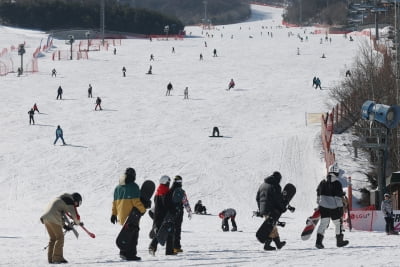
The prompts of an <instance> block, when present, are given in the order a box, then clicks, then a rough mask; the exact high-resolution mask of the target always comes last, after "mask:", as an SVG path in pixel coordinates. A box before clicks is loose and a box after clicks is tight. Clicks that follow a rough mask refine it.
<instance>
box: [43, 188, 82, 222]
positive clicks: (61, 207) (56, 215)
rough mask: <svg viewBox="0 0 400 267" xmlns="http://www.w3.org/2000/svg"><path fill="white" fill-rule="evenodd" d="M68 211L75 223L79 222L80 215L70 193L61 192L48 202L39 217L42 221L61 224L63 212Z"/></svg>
mask: <svg viewBox="0 0 400 267" xmlns="http://www.w3.org/2000/svg"><path fill="white" fill-rule="evenodd" d="M64 213H68V214H69V215H70V216H71V218H72V219H73V220H74V222H75V224H79V223H80V217H79V214H78V212H77V211H76V208H75V206H74V199H73V198H72V195H70V194H67V193H65V194H63V195H61V196H59V197H58V198H56V199H55V200H54V201H53V202H51V203H50V204H49V206H48V207H47V209H46V211H45V213H44V214H43V215H42V217H40V221H41V222H42V223H47V222H50V223H55V224H58V225H61V226H63V225H64V223H63V219H62V217H63V214H64Z"/></svg>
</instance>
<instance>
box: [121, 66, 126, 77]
mask: <svg viewBox="0 0 400 267" xmlns="http://www.w3.org/2000/svg"><path fill="white" fill-rule="evenodd" d="M122 76H123V77H126V68H125V67H122Z"/></svg>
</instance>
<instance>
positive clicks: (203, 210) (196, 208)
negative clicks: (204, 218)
mask: <svg viewBox="0 0 400 267" xmlns="http://www.w3.org/2000/svg"><path fill="white" fill-rule="evenodd" d="M194 212H195V213H196V214H207V208H206V206H204V205H203V204H202V203H201V200H199V201H197V203H196V205H195V206H194Z"/></svg>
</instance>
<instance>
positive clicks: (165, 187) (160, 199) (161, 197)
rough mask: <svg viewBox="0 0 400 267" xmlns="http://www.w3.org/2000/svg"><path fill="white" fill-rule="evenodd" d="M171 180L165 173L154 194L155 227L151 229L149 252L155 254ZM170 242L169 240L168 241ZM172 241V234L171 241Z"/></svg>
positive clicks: (165, 211)
mask: <svg viewBox="0 0 400 267" xmlns="http://www.w3.org/2000/svg"><path fill="white" fill-rule="evenodd" d="M170 182H171V178H170V177H169V176H167V175H163V176H161V178H160V185H159V186H158V187H157V190H156V193H155V195H154V200H153V202H154V214H153V228H152V230H151V236H152V238H153V239H152V240H151V243H150V246H149V253H150V254H151V255H153V256H154V255H155V253H156V251H157V245H158V240H157V237H156V235H157V231H158V230H159V229H160V227H161V225H162V223H163V222H164V218H165V215H167V207H166V203H165V201H166V200H165V197H166V195H167V193H168V192H169V184H170ZM167 242H168V241H167ZM169 242H170V243H172V236H171V239H170V241H169ZM171 246H172V245H171Z"/></svg>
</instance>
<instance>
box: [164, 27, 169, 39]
mask: <svg viewBox="0 0 400 267" xmlns="http://www.w3.org/2000/svg"><path fill="white" fill-rule="evenodd" d="M164 32H165V36H166V37H167V40H168V32H169V26H168V25H166V26H164Z"/></svg>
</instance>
